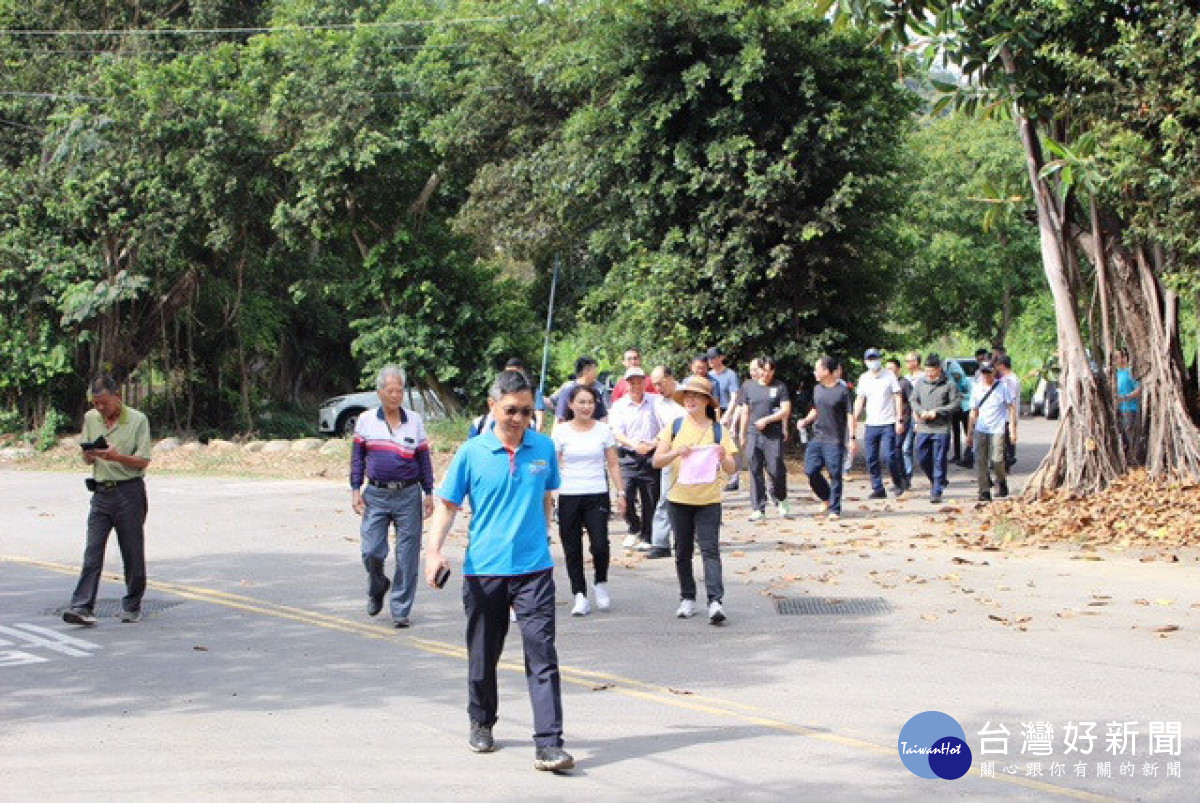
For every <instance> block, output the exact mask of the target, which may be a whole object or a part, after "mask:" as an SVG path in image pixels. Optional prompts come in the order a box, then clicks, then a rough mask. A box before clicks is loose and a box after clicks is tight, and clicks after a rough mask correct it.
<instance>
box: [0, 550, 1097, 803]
mask: <svg viewBox="0 0 1200 803" xmlns="http://www.w3.org/2000/svg"><path fill="white" fill-rule="evenodd" d="M0 563H16V564H21V565H24V566H32V567H35V568H38V569H44V570H46V571H51V572H56V573H58V574H65V575H76V574H78V572H79V570H78V568H76V567H74V566H67V565H65V564H62V563H53V562H50V561H44V560H34V559H32V558H23V557H17V556H12V555H0ZM103 579H105V580H110V581H112V582H117V583H121V582H124V581H123V578H122V577H121V576H120V575H118V574H115V573H105V574H104V575H103ZM147 587H148V588H150V589H153V590H155V591H161V592H163V593H166V594H172V595H174V596H177V597H181V598H183V599H189V600H194V601H197V602H208V603H210V604H213V605H221V606H223V607H226V608H232V609H234V610H239V611H246V612H248V613H256V614H261V615H266V616H272V617H275V618H277V619H285V620H288V621H293V622H300V623H302V624H308V625H315V626H317V627H320V628H324V629H326V630H332V631H336V632H339V633H353V634H355V635H359V636H365V637H366V638H370V639H376V640H390V641H398V642H403V643H407V644H408V645H409V646H412V647H415V648H416V649H418V650H420V651H422V652H426V653H429V654H432V655H441V656H443V657H447V658H456V659H460V660H466V658H467V650H466V647H464V646H461V645H458V644H451V643H449V642H445V641H436V640H432V639H425V638H420V637H417V636H399V635H398V634H397V632H396V631H394V630H384V629H382V628H380V627H379V626H378V625H370V624H365V623H362V622H355V621H352V620H350V619H343V618H341V617H337V616H330V615H329V614H324V613H320V612H317V611H311V610H307V609H304V608H296V607H293V606H291V605H280V604H278V603H275V602H269V601H267V600H262V599H257V598H255V597H248V596H245V595H242V594H234V593H231V592H228V591H220V590H217V589H211V588H202V587H199V586H187V585H182V584H179V583H170V582H166V581H162V580H150V581H149V582H148V583H147ZM499 666H500V667H501V668H503V669H508V670H511V671H514V672H520V673H522V674H524V672H525V666H524V664H519V663H515V662H512V661H501V662H500V664H499ZM559 673H560V675H561V677H562V680H563V682H564V683H570V684H573V685H576V686H583V687H586V688H589V689H593V688H595V687H596V686H597V684H598V683H602V684H610V685H609V686H608V688H606V689H605V691H613V692H615V693H617V694H621V695H624V696H627V697H633V698H636V699H639V700H646V701H649V702H653V703H658V704H661V705H669V706H673V707H675V708H681V709H684V710H688V711H692V712H696V713H702V714H712V715H715V716H718V717H727V718H731V719H737V720H740V721H742V722H745V723H747V724H751V725H756V726H759V727H762V728H768V729H770V730H776V731H781V732H783V733H790V734H794V735H797V736H805V737H808V738H812V739H818V740H820V741H823V742H829V743H831V744H837V745H840V746H842V747H851V748H854V749H856V750H861V751H864V752H869V753H874V754H876V755H880V756H889V755H895V754H896V748H894V747H886V746H884V745H880V744H876V743H875V742H869V741H867V740H865V739H860V738H857V737H854V736H844V735H842V734H837V733H830V732H829V731H826V730H822V729H819V728H814V727H810V726H806V725H799V724H796V723H792V722H785V721H783V720H779V719H774V718H772V717H769V716H765V715H764V713H763V712H762V711H761V709H758V708H754V707H753V706H748V705H744V704H742V703H737V702H734V701H731V700H723V699H720V698H716V697H707V696H705V695H699V694H692V693H688V694H684V695H681V694H679V693H678V692H674V691H671V690H670V689H669V688H666V687H663V686H658V685H655V684H652V683H647V682H645V681H641V680H637V679H635V678H628V677H624V676H622V675H612V674H608V673H604V672H595V671H592V670H587V669H580V668H576V667H572V666H565V665H560V666H559ZM1001 763H1002V762H1001ZM977 768H978V765H977V764H973V765H972V767H971V769H972V770H976V771H977ZM964 777H965V776H964ZM974 777H979V776H974ZM984 780H996V781H1003V782H1005V783H1009V784H1013V785H1016V786H1021V787H1024V788H1026V789H1032V790H1035V791H1038V792H1044V793H1047V794H1053V795H1057V796H1059V797H1066V798H1071V799H1075V800H1087V801H1113V800H1116V798H1109V797H1104V796H1102V795H1096V794H1093V793H1091V792H1085V791H1082V790H1077V789H1068V788H1064V787H1061V786H1055V785H1054V784H1050V783H1045V782H1043V781H1037V780H1034V779H1032V778H1023V777H1020V776H1015V775H1005V774H998V775H996V776H995V777H994V778H987V779H984Z"/></svg>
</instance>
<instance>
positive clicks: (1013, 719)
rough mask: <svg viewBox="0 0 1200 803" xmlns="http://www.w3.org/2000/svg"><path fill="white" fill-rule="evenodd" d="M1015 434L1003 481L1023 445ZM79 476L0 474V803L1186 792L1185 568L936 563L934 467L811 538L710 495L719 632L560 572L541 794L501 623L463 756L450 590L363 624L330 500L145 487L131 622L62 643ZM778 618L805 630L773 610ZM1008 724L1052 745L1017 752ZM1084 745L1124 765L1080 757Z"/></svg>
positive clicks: (184, 480)
mask: <svg viewBox="0 0 1200 803" xmlns="http://www.w3.org/2000/svg"><path fill="white" fill-rule="evenodd" d="M1023 434H1024V441H1025V443H1024V444H1023V445H1022V450H1023V452H1022V454H1023V459H1022V463H1021V464H1020V466H1019V467H1020V468H1021V469H1023V470H1028V469H1029V468H1031V467H1032V465H1033V463H1034V461H1035V457H1036V454H1037V453H1038V451H1039V450H1044V448H1045V445H1046V444H1047V443H1048V442H1049V438H1050V435H1051V429H1050V427H1049V425H1047V424H1046V423H1045V422H1028V423H1027V424H1026V425H1025V426H1024V427H1023ZM83 476H84V473H83V471H82V467H81V471H80V472H79V473H78V474H45V473H32V472H20V471H14V470H0V690H2V691H3V695H2V696H0V800H4V801H8V800H13V801H17V800H21V801H24V800H31V799H46V800H71V799H80V800H82V799H88V800H95V799H102V800H104V799H116V798H121V799H124V800H130V799H132V800H141V799H148V798H151V797H153V798H156V799H162V798H164V797H169V798H172V799H209V800H212V799H219V800H255V801H261V800H276V799H284V798H286V799H289V800H295V799H302V800H329V799H355V800H364V799H365V800H374V799H405V800H407V799H416V798H419V797H430V796H434V795H436V796H438V797H439V798H440V799H449V800H462V799H474V800H524V799H530V798H534V799H546V800H558V799H561V800H572V801H578V800H629V799H633V798H651V797H653V798H656V799H661V800H682V799H689V800H696V799H700V800H735V799H736V800H780V799H797V798H803V799H814V800H875V799H889V800H891V799H930V798H936V799H940V798H962V799H971V800H978V799H1054V798H1059V797H1066V798H1072V799H1101V798H1114V799H1142V800H1180V799H1188V798H1191V799H1196V798H1197V793H1196V792H1195V789H1196V785H1195V783H1194V781H1193V778H1194V777H1196V776H1197V774H1200V753H1198V750H1197V748H1198V746H1200V682H1198V681H1200V670H1198V668H1197V659H1196V655H1197V646H1198V643H1200V639H1198V638H1197V634H1198V633H1200V618H1198V612H1200V608H1197V607H1196V606H1197V605H1198V604H1200V583H1198V580H1200V569H1198V566H1200V564H1198V563H1197V559H1198V555H1197V554H1196V553H1194V552H1179V553H1178V554H1179V557H1180V561H1179V562H1176V563H1166V562H1162V561H1153V562H1142V561H1141V558H1144V557H1147V556H1146V555H1143V554H1140V553H1139V554H1128V553H1118V552H1109V553H1103V554H1101V555H1098V556H1093V557H1099V558H1101V559H1100V560H1093V559H1085V558H1088V557H1089V556H1085V555H1082V554H1081V553H1080V552H1079V551H1078V550H1076V549H1073V548H1071V547H1054V548H1051V549H1034V548H1020V549H1012V550H1006V551H1000V552H981V551H974V550H967V549H965V548H963V546H962V545H961V544H960V543H958V542H956V540H955V538H954V535H953V533H954V532H955V531H961V530H962V529H963V528H964V526H965V527H966V528H967V529H969V527H970V526H971V525H970V524H969V521H970V520H969V518H964V517H963V516H964V513H965V512H966V511H969V507H970V506H969V505H965V504H963V503H962V502H963V500H965V499H967V498H968V497H969V496H970V495H971V488H970V485H969V475H967V474H966V473H965V472H958V473H956V474H955V475H954V480H955V482H954V484H953V485H952V487H951V493H950V494H949V495H948V497H949V500H950V502H949V504H948V507H947V509H946V510H944V511H941V512H937V511H933V510H931V509H930V507H929V505H928V502H927V501H925V500H924V499H922V498H921V496H922V493H923V492H922V491H921V487H922V486H920V484H919V485H918V488H917V489H915V490H914V492H913V497H914V498H912V499H910V500H908V501H903V502H899V503H896V502H892V501H889V502H888V503H886V504H885V503H878V502H875V503H867V502H865V501H864V500H863V499H862V497H863V496H864V495H865V494H864V492H863V491H864V485H863V483H862V481H861V480H856V481H855V483H853V484H852V486H851V490H850V497H851V499H853V503H852V504H848V506H847V509H848V512H849V515H848V516H847V517H846V519H845V520H844V521H843V522H841V523H840V525H830V524H821V523H818V522H815V521H813V520H811V519H810V518H808V517H806V516H802V515H798V516H796V517H794V518H793V519H791V520H788V521H779V520H777V519H770V520H768V522H767V524H765V525H761V526H751V525H748V524H745V523H744V518H745V514H746V512H747V510H746V506H745V501H744V499H736V500H733V501H732V502H731V503H730V504H729V505H728V506H727V511H726V520H727V522H728V525H727V527H726V529H725V531H724V533H725V538H724V540H725V541H726V545H725V547H724V550H725V562H726V565H725V573H726V585H727V588H728V594H727V598H726V607H727V610H728V612H729V615H730V620H729V623H728V625H727V626H724V627H712V626H710V625H708V624H707V623H706V622H705V621H704V619H703V618H702V617H697V618H695V619H692V620H686V621H684V620H677V619H675V618H673V616H672V613H673V611H674V608H675V605H676V596H677V594H676V586H675V581H674V575H673V567H672V565H671V562H670V561H661V560H660V561H646V560H644V559H643V558H641V557H640V556H633V555H625V556H619V558H618V561H617V565H616V566H614V568H613V571H612V578H611V586H612V589H613V594H614V598H615V604H614V609H613V610H612V611H611V612H609V613H606V614H600V613H594V614H592V615H591V616H588V617H583V618H572V617H570V616H569V615H568V612H569V610H570V603H569V594H568V593H567V584H566V579H565V574H564V573H562V572H561V570H560V572H559V576H558V579H559V583H560V584H559V593H558V597H559V614H560V616H559V652H560V658H561V661H562V663H563V672H564V681H565V683H564V708H565V722H566V739H567V749H568V750H570V751H571V752H572V753H574V755H575V756H576V759H577V761H578V768H577V769H576V770H574V771H572V772H570V773H566V774H562V775H551V774H546V773H539V772H536V771H535V770H533V769H532V758H533V751H532V746H531V742H530V731H531V717H530V711H529V704H528V700H527V696H526V693H525V686H524V678H523V669H522V663H521V657H520V644H519V640H518V638H517V636H516V633H515V629H514V632H513V633H511V634H510V639H511V641H510V644H509V648H508V651H507V652H506V654H505V664H504V670H505V671H504V672H503V673H502V680H501V683H502V689H501V693H502V701H501V711H500V717H501V720H500V722H499V723H498V725H497V727H496V736H497V738H498V740H499V742H500V747H501V749H500V750H499V751H498V752H496V753H494V754H490V755H475V754H472V753H470V752H469V751H468V750H467V749H466V744H465V742H466V735H467V717H466V711H465V707H466V690H465V669H466V664H465V654H464V650H463V647H462V643H463V618H462V609H461V603H460V600H459V595H458V587H457V581H456V580H455V581H452V582H451V586H452V588H451V587H448V588H447V589H446V590H444V591H440V592H438V591H433V590H431V589H428V588H422V590H421V591H420V592H419V595H418V600H417V607H416V610H415V612H414V627H413V628H412V629H410V630H407V631H397V630H393V629H392V628H391V627H390V622H389V621H388V620H387V619H386V617H381V618H379V619H371V618H370V617H368V616H366V614H365V611H364V603H365V598H364V593H365V590H364V577H363V571H362V567H361V563H360V559H359V553H358V542H357V518H356V517H355V516H354V515H353V513H352V512H351V511H350V509H349V505H348V493H347V492H346V491H345V488H344V485H343V484H341V483H337V482H331V481H286V482H275V481H247V480H234V479H213V478H194V477H181V476H154V475H153V474H152V475H151V479H150V480H149V487H150V504H151V514H150V521H149V523H148V549H147V551H148V556H149V565H150V575H151V584H150V590H149V592H148V594H147V598H146V606H147V616H146V618H145V620H144V621H143V622H141V623H139V624H121V623H119V622H118V621H117V620H116V619H115V618H114V617H113V616H111V615H110V616H105V617H102V619H101V622H100V624H99V625H98V626H97V627H94V628H87V629H82V628H76V627H72V626H69V625H66V624H64V623H63V622H62V621H61V619H59V618H58V616H57V614H58V612H59V611H60V610H61V608H62V606H64V605H65V604H66V602H67V600H68V598H69V595H70V591H71V588H72V587H73V584H74V581H75V577H76V574H77V572H78V566H79V561H80V557H81V552H82V543H83V523H84V517H85V515H86V505H87V497H86V493H85V491H84V488H83V481H82V477H83ZM793 487H794V488H796V489H797V490H799V489H800V487H801V484H800V483H799V482H797V481H795V480H793ZM806 497H807V494H803V495H802V498H806ZM623 529H624V528H623V527H622V526H621V525H619V524H618V523H616V522H614V528H613V536H614V541H619V539H620V538H621V537H622V536H623V535H624V532H623ZM462 544H463V537H462V533H461V532H459V533H457V534H456V535H455V536H454V537H453V539H452V544H451V550H452V553H453V554H455V555H458V554H461V549H462ZM617 552H618V555H619V553H620V550H617ZM555 553H556V556H557V555H559V554H560V553H559V552H558V547H557V545H556V546H555ZM108 567H109V571H110V572H113V574H111V575H109V576H106V580H105V582H104V583H103V584H102V586H101V595H100V596H101V604H102V606H107V607H108V608H115V607H117V604H116V603H117V601H118V600H119V598H120V596H121V594H122V593H123V592H122V586H121V584H120V582H119V571H120V559H119V554H118V551H117V549H116V545H115V541H114V542H113V543H111V544H110V550H109V557H108ZM456 569H457V566H456ZM697 572H698V573H699V561H697ZM456 573H457V572H456ZM779 598H783V599H787V600H796V601H799V602H797V603H796V604H801V603H810V604H816V603H825V604H824V606H823V607H824V608H826V609H829V610H831V611H833V612H831V613H802V614H800V615H781V614H780V613H779V612H778V605H779ZM854 601H860V602H861V603H862V604H863V606H864V612H861V613H853V612H850V611H848V610H847V609H848V607H849V604H850V603H851V602H854ZM102 612H104V611H103V610H102ZM1167 626H1177V627H1178V628H1179V629H1178V630H1177V631H1174V632H1169V633H1159V632H1156V630H1158V629H1160V628H1163V627H1167ZM927 710H938V711H943V712H945V713H947V714H949V715H950V716H952V717H954V718H955V719H956V720H957V721H958V722H959V723H960V724H961V725H962V727H963V729H964V732H965V734H966V742H967V744H968V746H970V748H971V749H972V751H973V752H974V753H975V756H974V758H975V764H974V765H973V766H972V768H971V769H970V771H968V772H967V774H966V775H965V776H964V777H962V778H960V779H958V780H954V781H944V780H926V779H923V778H918V777H916V776H915V775H913V774H912V773H910V772H909V771H908V770H907V769H906V768H905V767H904V765H903V763H902V762H901V760H900V757H899V754H898V751H897V740H898V737H899V734H900V730H901V728H902V727H903V726H904V725H905V723H906V722H907V721H908V720H909V718H910V717H913V716H914V715H916V714H918V713H920V712H923V711H927ZM1038 722H1041V723H1048V724H1049V725H1050V727H1051V729H1052V731H1053V732H1052V734H1051V738H1050V739H1049V740H1048V742H1047V743H1041V742H1040V740H1039V739H1037V738H1033V739H1030V740H1028V744H1026V741H1027V740H1026V739H1025V738H1024V737H1023V732H1024V731H1026V730H1029V729H1030V728H1031V727H1032V726H1033V724H1034V723H1038ZM1081 722H1095V723H1097V724H1096V726H1095V728H1094V730H1093V731H1092V733H1093V735H1095V736H1096V740H1095V742H1094V743H1093V746H1092V750H1091V753H1090V754H1088V755H1081V754H1080V752H1078V751H1074V752H1072V751H1069V750H1068V749H1067V744H1066V741H1065V737H1066V736H1067V735H1068V733H1069V731H1068V730H1067V725H1068V724H1069V723H1081ZM1117 723H1120V724H1117ZM1125 723H1136V724H1131V725H1128V726H1126V725H1125ZM998 725H1003V726H1004V727H1005V728H1007V730H1008V731H1009V733H1010V736H1009V737H1008V744H1007V750H1006V752H1005V753H1003V754H1002V753H1000V752H999V751H998V743H997V742H996V741H994V740H993V741H990V742H987V743H986V744H987V746H989V748H990V750H991V751H992V752H991V753H990V754H987V755H984V754H982V752H983V748H984V746H985V741H984V739H985V736H986V735H985V736H980V735H979V731H981V730H984V729H985V727H986V728H988V729H995V728H996V727H997V726H998ZM1176 726H1177V727H1178V729H1179V735H1178V737H1175V736H1174V728H1175V727H1176ZM1114 729H1117V730H1120V729H1124V730H1126V731H1132V732H1133V733H1134V736H1133V738H1132V745H1130V743H1129V740H1128V739H1119V740H1115V741H1117V742H1124V744H1123V745H1116V744H1111V743H1110V742H1111V741H1113V740H1110V739H1109V737H1108V732H1109V731H1110V730H1114ZM1152 729H1153V730H1154V736H1153V738H1152V736H1151V730H1152ZM1043 730H1044V729H1043ZM1035 736H1036V734H1035ZM1042 744H1047V745H1048V748H1049V750H1050V752H1049V754H1045V755H1042V754H1039V750H1041V746H1042ZM1085 746H1086V743H1085V742H1083V741H1079V742H1076V747H1077V748H1083V747H1085ZM1118 746H1121V747H1123V751H1122V752H1115V751H1116V748H1117V747H1118ZM1152 748H1157V749H1156V750H1155V752H1154V753H1151V752H1150V751H1151V749H1152ZM1023 749H1024V752H1022V750H1023ZM1131 749H1132V752H1131ZM1043 752H1044V751H1043ZM989 763H990V764H991V768H992V769H993V770H994V775H995V777H994V778H993V777H983V776H984V775H985V773H986V772H987V770H988V768H989V766H988V765H989ZM1105 763H1107V764H1108V768H1109V770H1110V772H1111V775H1112V777H1111V778H1104V777H1101V775H1100V773H1101V771H1102V765H1104V764H1105ZM1035 764H1036V765H1037V766H1036V767H1035V766H1034V765H1035ZM1081 765H1082V766H1081ZM1006 770H1007V771H1006ZM1123 771H1125V772H1128V773H1129V774H1125V775H1123V774H1122V772H1123ZM1079 773H1082V775H1080V774H1079ZM1176 775H1177V776H1178V777H1176Z"/></svg>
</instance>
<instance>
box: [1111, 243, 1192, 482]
mask: <svg viewBox="0 0 1200 803" xmlns="http://www.w3.org/2000/svg"><path fill="white" fill-rule="evenodd" d="M1111 239H1113V238H1110V240H1111ZM1158 261H1159V260H1158V259H1157V258H1156V256H1155V255H1153V254H1150V253H1147V252H1146V250H1145V249H1144V248H1139V249H1138V250H1137V251H1136V252H1133V253H1130V252H1129V251H1128V250H1127V249H1124V248H1113V249H1112V251H1111V259H1110V260H1109V264H1110V265H1111V267H1112V272H1111V273H1112V276H1111V278H1112V280H1113V298H1114V300H1115V301H1116V313H1117V319H1118V322H1119V324H1120V328H1121V330H1122V331H1123V332H1124V333H1125V335H1126V341H1127V343H1128V347H1129V351H1130V357H1131V359H1132V362H1133V369H1134V371H1135V376H1137V377H1138V379H1139V381H1140V382H1141V384H1142V397H1141V402H1142V403H1141V409H1142V430H1143V432H1145V433H1146V437H1145V444H1146V470H1147V471H1148V472H1149V474H1150V475H1151V476H1153V477H1181V478H1185V477H1186V478H1191V479H1195V478H1197V477H1200V430H1197V428H1196V425H1195V424H1194V423H1193V421H1192V418H1191V415H1190V414H1189V412H1188V406H1187V399H1186V397H1185V394H1184V387H1185V385H1186V379H1185V371H1184V368H1183V349H1182V347H1181V345H1180V338H1179V316H1178V312H1177V309H1178V305H1177V300H1176V299H1174V298H1173V297H1172V295H1173V294H1168V293H1167V292H1166V291H1164V289H1163V286H1162V282H1161V280H1160V278H1159V275H1160V274H1159V271H1158V270H1157V269H1156V265H1157V264H1158Z"/></svg>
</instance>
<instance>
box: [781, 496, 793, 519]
mask: <svg viewBox="0 0 1200 803" xmlns="http://www.w3.org/2000/svg"><path fill="white" fill-rule="evenodd" d="M778 509H779V517H780V518H781V519H786V518H787V517H788V516H790V515H792V506H791V505H789V504H788V501H787V500H786V499H784V500H783V501H782V502H780V503H779V505H778Z"/></svg>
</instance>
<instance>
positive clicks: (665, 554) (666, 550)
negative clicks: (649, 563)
mask: <svg viewBox="0 0 1200 803" xmlns="http://www.w3.org/2000/svg"><path fill="white" fill-rule="evenodd" d="M646 557H648V558H669V557H671V548H670V547H669V546H656V547H651V548H650V551H649V552H647V553H646Z"/></svg>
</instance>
